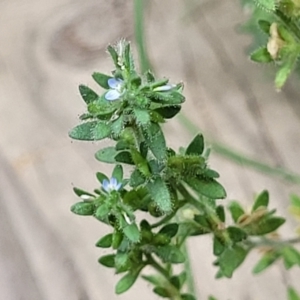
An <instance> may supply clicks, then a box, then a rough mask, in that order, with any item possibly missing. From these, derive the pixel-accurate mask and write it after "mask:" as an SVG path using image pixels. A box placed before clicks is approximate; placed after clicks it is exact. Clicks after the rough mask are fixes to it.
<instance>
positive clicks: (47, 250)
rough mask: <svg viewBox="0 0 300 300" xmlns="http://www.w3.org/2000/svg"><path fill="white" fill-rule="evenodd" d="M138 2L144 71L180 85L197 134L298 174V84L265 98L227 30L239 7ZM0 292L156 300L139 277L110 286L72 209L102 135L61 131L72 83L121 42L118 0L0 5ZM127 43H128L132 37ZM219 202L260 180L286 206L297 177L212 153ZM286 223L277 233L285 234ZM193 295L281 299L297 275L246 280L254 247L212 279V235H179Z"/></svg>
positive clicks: (87, 230)
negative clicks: (220, 187) (272, 174)
mask: <svg viewBox="0 0 300 300" xmlns="http://www.w3.org/2000/svg"><path fill="white" fill-rule="evenodd" d="M193 3H194V4H195V3H196V2H195V1H190V2H188V1H180V0H165V1H157V0H156V1H151V2H149V5H148V10H147V14H146V19H145V22H146V28H147V32H146V34H147V43H148V46H149V49H150V56H151V59H152V61H153V65H154V66H155V69H156V72H157V73H158V74H160V75H161V76H167V77H171V79H172V80H173V81H174V82H176V81H179V80H182V81H183V82H184V83H185V94H186V96H187V102H186V104H185V106H184V109H183V113H184V114H185V115H186V116H188V118H190V119H191V120H192V121H193V122H194V123H195V124H197V125H198V126H199V130H200V131H202V132H204V133H205V135H207V136H208V137H209V138H210V139H213V140H218V141H220V142H222V143H224V144H226V145H231V146H232V147H233V148H235V149H236V150H239V151H243V152H244V153H247V154H248V155H250V156H252V157H253V158H256V159H259V160H261V161H263V160H265V161H266V162H268V163H270V164H272V165H274V166H282V167H286V168H290V169H291V170H292V171H294V172H297V171H298V172H299V170H300V160H299V153H300V142H299V141H300V139H299V137H300V134H299V132H300V131H299V128H300V123H299V118H300V104H299V103H300V102H299V84H298V80H297V79H294V80H290V81H289V83H288V84H287V86H286V88H285V89H284V90H283V91H282V92H281V93H277V92H276V91H275V90H274V87H273V84H272V81H271V80H270V78H268V76H269V77H270V75H269V73H270V72H269V70H268V69H267V68H263V67H259V66H257V65H255V64H252V63H250V62H249V60H248V59H247V58H246V56H245V54H244V49H245V47H246V46H247V45H248V44H249V43H250V37H247V36H243V35H240V34H238V33H237V31H236V27H237V26H238V24H240V23H241V22H242V21H243V20H244V19H245V16H244V15H243V14H242V12H241V9H240V7H239V6H238V4H237V3H236V1H217V0H210V1H198V4H197V5H196V6H192V4H193ZM0 11H1V18H0V42H1V47H0V98H1V102H0V128H1V134H0V205H1V210H0V225H1V232H0V237H1V239H0V299H5V300H66V299H67V300H102V299H125V300H126V299H128V300H129V299H131V300H132V299H140V298H141V296H142V297H143V299H144V300H148V299H149V300H150V299H157V297H155V296H152V295H151V292H150V287H149V286H147V284H145V283H143V282H138V284H137V286H136V287H134V288H133V289H132V290H131V291H129V292H128V293H126V294H124V295H122V296H116V295H114V291H113V289H114V288H113V286H114V284H115V283H116V281H117V279H118V277H117V276H114V275H113V274H112V272H111V270H106V269H104V268H102V267H100V266H99V265H98V264H97V259H98V257H100V256H101V255H102V254H103V252H102V251H101V250H99V249H97V248H95V247H94V243H95V242H96V241H97V240H98V239H99V237H100V236H101V235H102V234H103V233H105V232H106V230H108V229H107V228H106V227H105V226H102V225H101V224H98V223H97V222H95V221H94V220H92V219H88V218H80V217H76V216H74V215H72V214H71V213H70V211H69V207H70V206H71V205H72V204H73V203H74V202H75V201H76V198H75V197H74V195H73V193H72V187H73V186H78V187H82V188H85V189H93V188H95V186H96V185H97V182H96V180H95V176H94V173H95V172H96V171H99V170H102V171H106V170H109V168H108V167H107V166H105V165H102V164H100V163H98V162H96V161H95V160H94V159H93V153H94V152H95V151H96V150H97V149H98V148H100V147H101V146H103V145H104V144H105V143H106V142H101V143H93V144H87V143H79V142H71V141H70V140H69V138H68V136H67V132H68V130H69V129H70V128H71V127H72V126H74V125H75V124H76V123H77V116H78V115H79V114H80V113H82V112H83V111H84V103H83V102H81V100H80V97H79V95H78V90H77V86H78V85H79V84H80V83H84V84H88V85H90V86H92V87H95V85H94V83H93V82H92V79H91V77H90V74H91V73H92V72H94V71H102V72H110V70H111V68H112V65H111V64H110V62H109V61H108V59H107V57H108V56H107V54H106V53H105V48H106V46H107V45H108V44H109V43H112V42H115V41H117V40H118V39H119V38H122V37H126V38H129V39H133V14H132V11H133V7H132V3H131V2H130V1H125V0H123V1H121V0H113V1H104V0H100V1H95V0H86V1H84V2H83V1H75V0H73V1H71V0H60V1H45V0H40V1H37V0H28V1H26V2H23V1H21V0H15V1H5V0H2V1H1V2H0ZM133 45H134V43H133ZM166 130H167V136H168V139H169V142H170V144H171V145H172V146H173V147H179V146H180V145H182V144H183V143H187V142H188V141H189V140H190V139H191V136H190V134H189V133H187V131H186V130H185V129H184V128H183V127H182V125H181V124H180V123H179V121H178V120H177V121H171V122H169V124H167V125H166ZM211 165H212V167H213V168H216V169H217V170H218V171H219V172H220V174H221V181H222V183H223V184H224V185H225V187H226V189H227V190H228V191H229V192H228V199H229V200H230V199H240V200H242V202H243V203H244V204H245V205H246V206H247V205H248V206H249V204H250V203H251V201H252V200H251V199H252V197H253V195H254V194H255V193H257V192H260V191H261V190H262V189H265V188H267V189H269V190H270V193H271V205H272V207H278V212H279V214H283V215H286V214H287V206H288V195H289V193H290V192H298V193H299V192H300V189H299V186H296V185H291V184H287V183H285V182H283V181H281V180H278V179H276V180H274V179H270V178H268V177H266V176H264V175H261V174H257V173H256V172H255V171H253V170H249V169H247V168H246V167H244V166H236V165H233V164H232V163H230V162H228V161H227V160H224V159H222V158H221V157H218V156H217V155H216V154H214V153H213V154H212V157H211ZM293 229H294V223H292V222H289V223H288V224H287V225H286V226H285V227H284V229H283V231H282V232H284V233H285V234H288V235H289V236H292V235H293ZM189 248H190V252H191V256H192V259H193V269H194V272H195V274H196V275H195V276H196V280H195V281H196V286H197V291H198V296H199V299H207V296H208V294H210V293H213V294H214V295H215V296H216V297H218V299H220V300H221V299H229V298H230V299H236V300H237V299H238V300H240V299H242V300H247V299H252V300H254V299H275V300H282V299H285V288H286V284H289V283H295V282H297V278H298V279H299V275H300V274H299V271H298V270H292V272H290V274H289V275H286V274H285V272H283V270H282V268H281V267H280V265H278V266H274V267H272V268H271V269H270V270H269V271H267V272H266V274H263V275H261V276H257V277H252V276H251V268H252V267H253V265H254V263H255V262H256V261H257V259H258V254H255V253H253V254H252V255H251V256H250V258H248V260H247V261H246V263H245V266H243V267H242V268H241V269H240V270H238V271H237V273H236V274H235V276H234V278H233V279H232V280H230V281H228V280H218V281H217V280H215V279H214V274H215V272H216V270H215V269H213V268H212V267H211V264H212V262H213V260H214V258H213V257H212V255H211V254H210V253H211V241H210V240H209V239H207V238H197V239H194V238H193V239H191V241H190V242H189Z"/></svg>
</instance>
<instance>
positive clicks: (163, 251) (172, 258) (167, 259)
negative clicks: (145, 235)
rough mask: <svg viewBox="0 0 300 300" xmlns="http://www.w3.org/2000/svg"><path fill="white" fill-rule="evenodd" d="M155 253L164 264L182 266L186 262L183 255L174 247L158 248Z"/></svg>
mask: <svg viewBox="0 0 300 300" xmlns="http://www.w3.org/2000/svg"><path fill="white" fill-rule="evenodd" d="M155 253H156V255H157V256H158V257H160V258H161V259H162V261H163V262H164V263H172V264H181V263H183V262H185V257H184V255H183V253H182V252H181V251H180V250H179V249H178V248H177V247H176V246H173V245H166V246H161V247H157V248H156V250H155Z"/></svg>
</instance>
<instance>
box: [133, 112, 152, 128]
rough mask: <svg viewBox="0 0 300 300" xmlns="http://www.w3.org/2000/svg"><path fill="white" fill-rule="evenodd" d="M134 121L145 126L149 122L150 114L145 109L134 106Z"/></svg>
mask: <svg viewBox="0 0 300 300" xmlns="http://www.w3.org/2000/svg"><path fill="white" fill-rule="evenodd" d="M133 113H134V116H135V119H136V122H137V124H138V125H140V126H147V125H149V123H150V115H149V113H148V111H147V110H146V109H139V108H135V109H134V110H133Z"/></svg>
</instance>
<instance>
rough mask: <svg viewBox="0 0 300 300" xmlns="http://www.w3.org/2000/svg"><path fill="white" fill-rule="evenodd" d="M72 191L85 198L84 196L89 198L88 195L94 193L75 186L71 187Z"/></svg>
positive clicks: (90, 195) (91, 195)
mask: <svg viewBox="0 0 300 300" xmlns="http://www.w3.org/2000/svg"><path fill="white" fill-rule="evenodd" d="M73 191H74V193H75V194H76V195H77V196H79V197H82V196H83V197H82V198H83V199H84V198H85V197H84V196H86V198H90V197H94V195H93V194H91V193H89V192H86V191H84V190H81V189H79V188H77V187H74V188H73Z"/></svg>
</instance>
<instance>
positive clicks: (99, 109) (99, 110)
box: [88, 94, 121, 120]
mask: <svg viewBox="0 0 300 300" xmlns="http://www.w3.org/2000/svg"><path fill="white" fill-rule="evenodd" d="M120 106H121V103H120V102H119V101H107V100H106V99H105V94H103V95H102V96H101V97H99V98H98V100H97V101H95V102H92V103H90V104H89V105H88V112H89V113H90V114H92V115H93V116H96V117H97V118H100V119H104V120H109V119H111V116H112V114H113V113H114V112H115V111H116V110H117V109H118V108H119V107H120ZM117 117H118V116H117V115H116V116H114V118H117Z"/></svg>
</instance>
